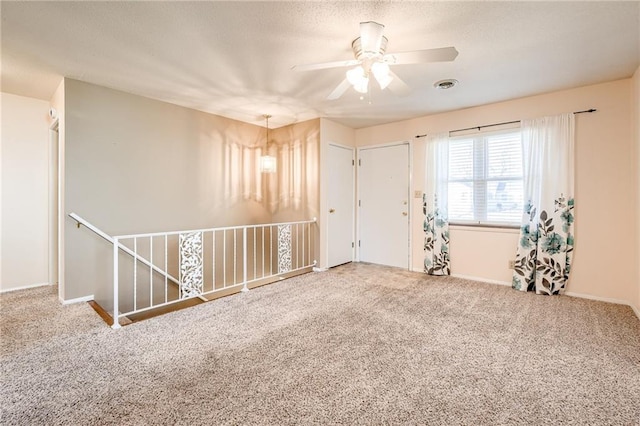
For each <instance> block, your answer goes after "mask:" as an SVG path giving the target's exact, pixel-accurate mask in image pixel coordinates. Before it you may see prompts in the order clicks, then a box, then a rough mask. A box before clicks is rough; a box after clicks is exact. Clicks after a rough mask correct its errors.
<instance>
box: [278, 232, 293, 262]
mask: <svg viewBox="0 0 640 426" xmlns="http://www.w3.org/2000/svg"><path fill="white" fill-rule="evenodd" d="M290 270H291V225H289V224H287V225H278V273H279V274H284V273H287V272H289V271H290Z"/></svg>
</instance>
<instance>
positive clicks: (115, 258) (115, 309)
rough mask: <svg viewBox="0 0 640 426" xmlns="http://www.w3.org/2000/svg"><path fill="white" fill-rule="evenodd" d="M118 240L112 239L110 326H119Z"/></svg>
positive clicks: (115, 327) (114, 327)
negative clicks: (111, 319)
mask: <svg viewBox="0 0 640 426" xmlns="http://www.w3.org/2000/svg"><path fill="white" fill-rule="evenodd" d="M119 245H120V241H119V240H118V238H114V239H113V325H111V328H113V329H117V328H120V320H119V318H118V312H119V308H120V307H119V306H118V254H119V253H118V246H119Z"/></svg>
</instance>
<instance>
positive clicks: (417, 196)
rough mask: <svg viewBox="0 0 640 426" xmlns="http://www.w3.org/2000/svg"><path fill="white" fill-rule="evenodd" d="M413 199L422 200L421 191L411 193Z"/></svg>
mask: <svg viewBox="0 0 640 426" xmlns="http://www.w3.org/2000/svg"><path fill="white" fill-rule="evenodd" d="M413 198H422V191H421V190H419V189H417V190H415V191H413Z"/></svg>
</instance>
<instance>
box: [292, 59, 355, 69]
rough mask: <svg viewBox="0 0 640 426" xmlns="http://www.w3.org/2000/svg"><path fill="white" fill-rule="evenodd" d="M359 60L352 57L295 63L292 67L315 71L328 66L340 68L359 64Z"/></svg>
mask: <svg viewBox="0 0 640 426" xmlns="http://www.w3.org/2000/svg"><path fill="white" fill-rule="evenodd" d="M358 64H359V62H358V61H357V60H355V59H350V60H348V61H334V62H322V63H318V64H305V65H294V66H292V67H291V69H292V70H293V71H314V70H324V69H327V68H339V67H350V66H352V65H358Z"/></svg>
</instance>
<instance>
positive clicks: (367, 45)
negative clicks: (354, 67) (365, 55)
mask: <svg viewBox="0 0 640 426" xmlns="http://www.w3.org/2000/svg"><path fill="white" fill-rule="evenodd" d="M383 32H384V25H382V24H378V23H377V22H373V21H368V22H360V45H361V46H362V51H363V52H372V53H377V52H379V51H380V45H381V43H382V33H383Z"/></svg>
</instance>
